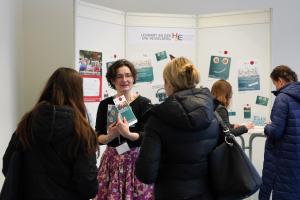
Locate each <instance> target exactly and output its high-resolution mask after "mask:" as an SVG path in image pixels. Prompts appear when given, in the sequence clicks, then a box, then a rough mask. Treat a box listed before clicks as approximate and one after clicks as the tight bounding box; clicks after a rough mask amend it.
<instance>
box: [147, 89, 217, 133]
mask: <svg viewBox="0 0 300 200" xmlns="http://www.w3.org/2000/svg"><path fill="white" fill-rule="evenodd" d="M213 109H214V104H213V97H212V95H211V93H210V91H209V90H208V89H207V88H193V89H187V90H183V91H179V92H176V93H174V94H173V95H171V96H169V97H168V98H167V99H166V100H165V101H164V102H163V103H161V104H159V105H157V106H155V107H153V108H152V112H154V114H155V116H156V117H158V118H159V119H161V120H162V121H164V122H165V123H167V124H169V125H171V126H173V127H177V128H180V129H186V130H201V129H205V128H207V127H208V126H209V125H210V123H211V121H212V120H213V117H214V114H213V111H214V110H213Z"/></svg>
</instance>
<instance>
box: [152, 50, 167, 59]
mask: <svg viewBox="0 0 300 200" xmlns="http://www.w3.org/2000/svg"><path fill="white" fill-rule="evenodd" d="M155 57H156V60H157V61H160V60H164V59H167V57H168V56H167V52H166V51H161V52H158V53H156V54H155Z"/></svg>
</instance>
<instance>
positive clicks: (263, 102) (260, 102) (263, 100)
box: [256, 96, 269, 106]
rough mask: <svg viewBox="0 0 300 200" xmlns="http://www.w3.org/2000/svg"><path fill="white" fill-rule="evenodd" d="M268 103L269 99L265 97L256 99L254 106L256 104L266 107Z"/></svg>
mask: <svg viewBox="0 0 300 200" xmlns="http://www.w3.org/2000/svg"><path fill="white" fill-rule="evenodd" d="M268 101H269V98H267V97H262V96H257V97H256V104H258V105H262V106H267V105H268Z"/></svg>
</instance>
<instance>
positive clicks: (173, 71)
mask: <svg viewBox="0 0 300 200" xmlns="http://www.w3.org/2000/svg"><path fill="white" fill-rule="evenodd" d="M163 77H164V79H165V80H167V81H168V82H169V83H170V84H171V86H172V87H173V90H174V92H177V91H180V90H185V89H189V88H195V87H196V85H197V84H198V83H199V79H200V78H199V73H198V70H197V68H196V67H195V65H194V64H193V63H192V62H191V61H190V60H189V59H187V58H185V57H179V58H175V59H173V60H171V61H170V62H169V63H168V64H167V65H166V66H165V69H164V72H163Z"/></svg>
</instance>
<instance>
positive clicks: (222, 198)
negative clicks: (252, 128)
mask: <svg viewBox="0 0 300 200" xmlns="http://www.w3.org/2000/svg"><path fill="white" fill-rule="evenodd" d="M215 116H216V118H217V120H218V121H219V123H220V125H221V127H222V134H223V136H224V141H223V142H222V143H221V144H220V145H219V146H217V147H216V148H215V149H214V150H213V151H212V152H211V154H210V156H209V171H210V179H211V182H212V189H213V193H214V194H215V197H216V199H217V200H239V199H244V198H246V197H248V196H251V195H252V194H254V193H255V192H256V191H257V190H258V189H259V187H260V185H261V184H262V181H261V177H260V176H259V174H258V172H257V170H256V169H255V167H254V165H253V164H252V162H251V161H250V159H249V158H248V156H247V155H246V154H245V152H244V151H243V149H242V148H241V147H240V145H239V144H238V143H237V141H236V140H235V138H234V135H232V134H231V133H230V130H229V128H228V127H227V126H226V125H225V123H224V122H223V120H222V118H221V117H220V115H219V114H218V113H217V112H215Z"/></svg>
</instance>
